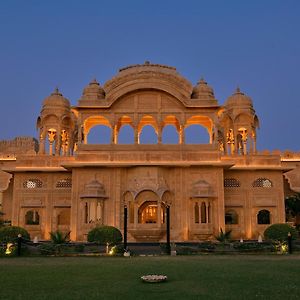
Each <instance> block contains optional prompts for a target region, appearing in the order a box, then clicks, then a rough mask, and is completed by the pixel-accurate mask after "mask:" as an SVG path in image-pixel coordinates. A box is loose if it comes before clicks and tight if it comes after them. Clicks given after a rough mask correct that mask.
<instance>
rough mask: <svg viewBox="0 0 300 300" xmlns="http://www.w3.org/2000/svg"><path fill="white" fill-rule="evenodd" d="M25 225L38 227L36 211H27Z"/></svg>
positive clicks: (38, 220) (38, 221) (38, 218)
mask: <svg viewBox="0 0 300 300" xmlns="http://www.w3.org/2000/svg"><path fill="white" fill-rule="evenodd" d="M25 224H26V225H39V224H40V216H39V213H38V212H37V211H36V210H29V211H28V212H27V213H26V215H25Z"/></svg>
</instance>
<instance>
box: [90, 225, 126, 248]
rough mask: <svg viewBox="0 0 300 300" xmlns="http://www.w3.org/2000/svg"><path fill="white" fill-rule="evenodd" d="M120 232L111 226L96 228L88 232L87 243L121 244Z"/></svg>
mask: <svg viewBox="0 0 300 300" xmlns="http://www.w3.org/2000/svg"><path fill="white" fill-rule="evenodd" d="M122 239H123V238H122V233H121V231H120V230H119V229H118V228H116V227H113V226H98V227H95V228H94V229H92V230H91V231H89V233H88V241H89V242H97V243H99V244H105V245H106V244H109V245H116V244H118V243H121V242H122Z"/></svg>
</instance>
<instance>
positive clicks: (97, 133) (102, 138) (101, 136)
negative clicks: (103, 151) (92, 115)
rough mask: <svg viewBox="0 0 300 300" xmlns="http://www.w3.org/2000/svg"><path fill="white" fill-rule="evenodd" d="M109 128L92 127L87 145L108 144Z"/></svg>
mask: <svg viewBox="0 0 300 300" xmlns="http://www.w3.org/2000/svg"><path fill="white" fill-rule="evenodd" d="M110 142H111V128H110V127H108V126H106V125H96V126H93V127H92V128H91V129H90V131H89V134H88V144H110Z"/></svg>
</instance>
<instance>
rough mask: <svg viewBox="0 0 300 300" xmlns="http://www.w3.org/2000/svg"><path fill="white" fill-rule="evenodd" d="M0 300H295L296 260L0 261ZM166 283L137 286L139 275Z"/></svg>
mask: <svg viewBox="0 0 300 300" xmlns="http://www.w3.org/2000/svg"><path fill="white" fill-rule="evenodd" d="M0 270H1V272H0V299H134V300H136V299H143V300H146V299H152V300H153V299H173V300H174V299H184V300H185V299H299V297H300V296H299V295H300V284H299V278H300V256H294V255H292V256H288V255H285V256H282V255H269V256H244V255H239V256H227V255H224V256H213V255H207V256H205V255H204V256H177V257H165V256H163V257H130V258H124V257H49V258H46V257H45V258H44V257H20V258H1V259H0ZM145 274H165V275H167V276H168V281H167V282H165V283H159V284H149V283H143V282H142V281H141V280H140V276H142V275H145Z"/></svg>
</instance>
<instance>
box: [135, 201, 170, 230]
mask: <svg viewBox="0 0 300 300" xmlns="http://www.w3.org/2000/svg"><path fill="white" fill-rule="evenodd" d="M158 205H159V204H158V203H157V201H145V202H144V203H143V204H142V205H141V206H140V207H139V210H138V222H139V223H140V224H157V223H158V220H159V219H160V220H161V223H164V215H165V211H164V206H163V205H162V206H161V209H159V208H158ZM159 213H160V218H158V214H159Z"/></svg>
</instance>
